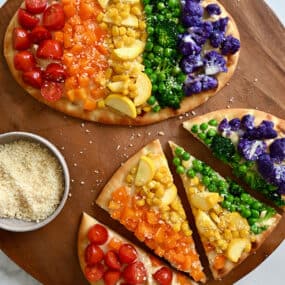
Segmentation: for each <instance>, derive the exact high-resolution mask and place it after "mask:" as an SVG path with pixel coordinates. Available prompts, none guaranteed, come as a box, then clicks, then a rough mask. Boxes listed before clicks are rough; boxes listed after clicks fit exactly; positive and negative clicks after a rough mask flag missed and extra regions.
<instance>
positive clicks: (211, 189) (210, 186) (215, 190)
mask: <svg viewBox="0 0 285 285" xmlns="http://www.w3.org/2000/svg"><path fill="white" fill-rule="evenodd" d="M207 188H208V190H209V191H210V192H217V186H216V185H215V184H214V183H211V184H210V185H208V187H207Z"/></svg>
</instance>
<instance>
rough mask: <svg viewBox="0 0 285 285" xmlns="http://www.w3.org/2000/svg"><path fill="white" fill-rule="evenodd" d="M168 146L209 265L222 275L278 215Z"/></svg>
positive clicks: (253, 246)
mask: <svg viewBox="0 0 285 285" xmlns="http://www.w3.org/2000/svg"><path fill="white" fill-rule="evenodd" d="M170 147H171V149H172V152H173V155H174V158H173V164H174V165H175V166H176V172H177V173H178V174H180V176H181V179H182V182H183V185H184V188H185V191H186V194H187V197H188V201H189V203H190V206H191V209H192V212H193V215H194V218H195V223H196V227H197V229H198V232H199V235H200V238H201V241H202V244H203V246H204V249H205V252H206V255H207V257H208V260H209V264H210V269H211V271H212V273H213V276H214V278H215V279H219V278H222V277H223V276H225V275H226V274H228V273H229V272H230V271H231V270H232V269H233V268H235V267H236V266H237V265H238V264H240V263H241V262H242V261H243V260H244V259H246V258H247V257H248V256H249V255H250V254H251V253H253V252H254V251H256V249H257V248H258V247H259V246H260V245H261V244H262V243H263V241H264V240H265V239H266V237H267V236H268V235H269V234H270V233H271V232H272V230H273V229H274V228H275V226H276V225H277V224H278V222H279V220H280V218H281V216H280V215H279V214H277V213H276V211H275V210H274V209H273V208H271V207H269V206H267V205H265V204H263V203H261V202H259V201H258V200H257V199H255V198H253V197H252V196H251V195H249V194H248V193H246V192H245V190H244V189H243V188H242V187H240V186H239V185H237V184H236V183H235V182H234V181H232V180H230V179H225V178H223V177H222V176H221V175H220V174H218V173H217V172H215V171H214V170H213V169H212V168H211V167H209V166H208V165H207V164H206V163H204V162H202V161H200V160H198V159H196V158H195V157H193V156H192V155H190V154H189V153H188V152H186V151H185V150H184V149H183V148H182V147H180V146H178V145H176V144H175V143H173V142H170Z"/></svg>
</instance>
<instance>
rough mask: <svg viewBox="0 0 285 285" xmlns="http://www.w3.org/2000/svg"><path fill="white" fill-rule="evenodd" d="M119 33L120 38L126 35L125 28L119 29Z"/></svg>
mask: <svg viewBox="0 0 285 285" xmlns="http://www.w3.org/2000/svg"><path fill="white" fill-rule="evenodd" d="M119 31H120V36H123V35H125V34H126V33H127V30H126V28H125V27H120V28H119Z"/></svg>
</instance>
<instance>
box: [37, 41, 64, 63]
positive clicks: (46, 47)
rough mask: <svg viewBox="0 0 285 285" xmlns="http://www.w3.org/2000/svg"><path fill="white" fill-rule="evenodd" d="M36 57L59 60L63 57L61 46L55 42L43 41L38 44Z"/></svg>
mask: <svg viewBox="0 0 285 285" xmlns="http://www.w3.org/2000/svg"><path fill="white" fill-rule="evenodd" d="M36 55H37V57H39V58H45V59H47V58H50V59H60V58H61V57H62V56H63V47H62V44H61V43H60V42H59V41H56V40H44V41H42V42H40V45H39V47H38V49H37V53H36Z"/></svg>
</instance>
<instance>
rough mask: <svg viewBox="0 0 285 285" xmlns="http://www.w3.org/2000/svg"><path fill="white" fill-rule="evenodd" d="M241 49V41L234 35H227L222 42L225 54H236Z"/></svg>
mask: <svg viewBox="0 0 285 285" xmlns="http://www.w3.org/2000/svg"><path fill="white" fill-rule="evenodd" d="M239 49H240V41H239V40H238V39H237V38H234V37H233V36H227V37H226V38H225V40H224V41H223V42H222V46H221V50H222V54H223V55H229V54H235V53H236V52H237V51H238V50H239Z"/></svg>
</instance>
